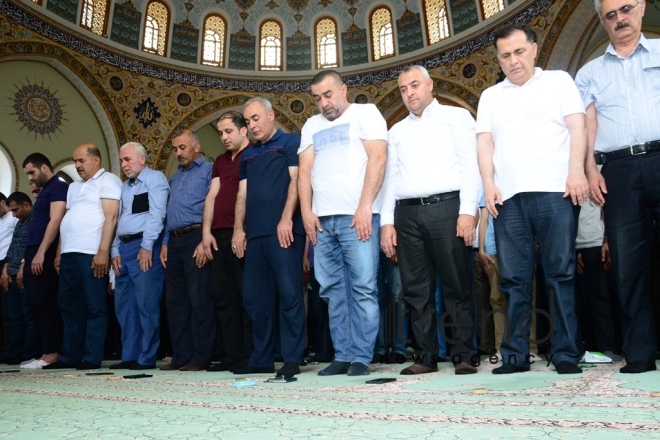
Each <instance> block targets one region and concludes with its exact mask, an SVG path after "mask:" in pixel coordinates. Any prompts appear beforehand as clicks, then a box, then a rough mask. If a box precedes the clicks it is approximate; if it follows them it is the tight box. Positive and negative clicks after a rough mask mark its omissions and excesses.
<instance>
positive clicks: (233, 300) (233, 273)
mask: <svg viewBox="0 0 660 440" xmlns="http://www.w3.org/2000/svg"><path fill="white" fill-rule="evenodd" d="M211 232H212V234H213V237H215V241H216V243H217V244H218V250H217V251H216V250H213V260H212V261H211V269H212V272H213V275H212V279H211V285H212V287H213V299H214V302H215V319H216V321H217V323H218V325H219V326H220V329H221V334H222V344H223V348H224V350H225V358H224V359H223V361H225V362H227V363H229V364H239V363H241V364H247V361H248V359H249V358H250V355H251V354H252V347H253V340H252V321H251V320H250V317H249V316H248V314H247V312H246V311H245V306H244V305H243V268H244V266H245V259H242V258H237V257H236V255H234V253H233V252H232V250H231V237H232V235H233V233H234V229H232V228H226V229H225V228H223V229H214V230H212V231H211Z"/></svg>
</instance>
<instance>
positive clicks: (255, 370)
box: [232, 365, 275, 374]
mask: <svg viewBox="0 0 660 440" xmlns="http://www.w3.org/2000/svg"><path fill="white" fill-rule="evenodd" d="M274 372H275V367H253V366H252V365H244V366H242V367H240V368H235V369H234V370H232V373H234V374H265V373H274Z"/></svg>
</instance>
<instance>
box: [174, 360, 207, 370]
mask: <svg viewBox="0 0 660 440" xmlns="http://www.w3.org/2000/svg"><path fill="white" fill-rule="evenodd" d="M202 370H205V368H204V367H202V366H201V365H199V364H198V363H197V362H195V361H190V362H188V363H187V364H186V365H184V366H183V367H181V368H179V371H202Z"/></svg>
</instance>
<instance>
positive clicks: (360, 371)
mask: <svg viewBox="0 0 660 440" xmlns="http://www.w3.org/2000/svg"><path fill="white" fill-rule="evenodd" d="M346 375H347V376H368V375H369V366H368V365H365V364H363V363H362V362H353V363H352V364H351V366H350V367H348V371H347V372H346Z"/></svg>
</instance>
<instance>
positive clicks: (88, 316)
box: [44, 144, 121, 370]
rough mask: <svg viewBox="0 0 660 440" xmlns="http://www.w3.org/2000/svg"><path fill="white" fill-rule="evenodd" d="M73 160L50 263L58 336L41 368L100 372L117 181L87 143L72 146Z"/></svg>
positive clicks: (116, 203) (118, 191)
mask: <svg viewBox="0 0 660 440" xmlns="http://www.w3.org/2000/svg"><path fill="white" fill-rule="evenodd" d="M73 161H74V163H75V166H76V171H77V172H78V175H79V176H80V177H81V178H82V180H79V181H77V182H73V183H72V184H71V185H70V186H69V192H68V193H67V200H66V214H64V218H63V219H62V224H61V225H60V255H59V256H58V257H56V259H55V267H56V268H57V267H58V266H59V273H60V286H59V293H58V298H57V299H58V304H59V306H60V312H61V313H62V321H63V322H64V336H63V338H62V351H61V352H60V358H59V360H58V361H57V362H54V363H52V364H50V365H46V366H45V367H44V369H48V370H50V369H60V368H76V369H78V370H91V369H95V368H100V367H101V361H102V360H103V354H104V352H103V345H104V343H105V335H106V332H107V328H108V310H107V303H106V299H105V295H106V288H107V286H108V271H109V270H110V247H111V245H112V240H113V238H114V233H115V226H117V218H118V216H119V198H120V196H121V181H120V180H119V178H118V177H117V176H115V175H114V174H112V173H109V172H107V171H105V170H104V169H103V168H102V167H101V153H100V151H99V149H98V148H97V147H95V146H94V145H92V144H83V145H80V146H79V147H78V148H76V149H75V150H74V152H73Z"/></svg>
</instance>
